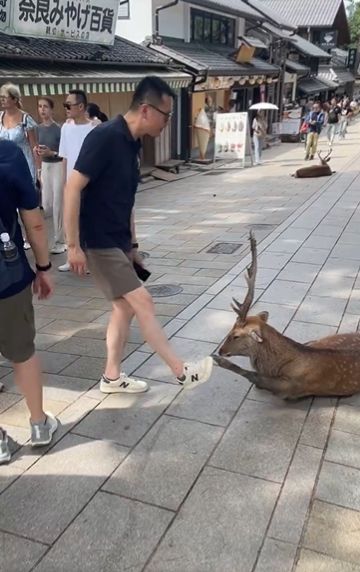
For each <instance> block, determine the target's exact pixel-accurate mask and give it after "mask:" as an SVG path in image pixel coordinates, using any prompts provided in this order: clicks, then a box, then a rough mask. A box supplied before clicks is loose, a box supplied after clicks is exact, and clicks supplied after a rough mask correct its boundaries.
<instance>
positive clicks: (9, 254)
mask: <svg viewBox="0 0 360 572" xmlns="http://www.w3.org/2000/svg"><path fill="white" fill-rule="evenodd" d="M0 250H1V251H2V255H3V257H4V258H5V260H6V261H7V262H12V261H15V260H16V259H17V257H18V248H17V246H16V244H15V242H14V241H12V240H11V238H10V235H9V234H8V233H7V232H2V233H1V234H0Z"/></svg>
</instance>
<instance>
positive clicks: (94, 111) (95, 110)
mask: <svg viewBox="0 0 360 572" xmlns="http://www.w3.org/2000/svg"><path fill="white" fill-rule="evenodd" d="M86 111H87V112H88V114H89V117H90V119H92V118H93V117H97V118H98V119H100V121H101V122H102V123H104V121H108V120H109V118H108V116H107V115H106V113H103V111H101V109H100V107H99V106H98V104H97V103H88V105H87V108H86Z"/></svg>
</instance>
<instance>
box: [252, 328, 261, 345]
mask: <svg viewBox="0 0 360 572" xmlns="http://www.w3.org/2000/svg"><path fill="white" fill-rule="evenodd" d="M250 337H251V338H252V339H253V340H254V341H255V342H258V343H259V344H261V343H262V341H263V339H262V337H261V336H260V334H259V332H256V331H255V330H251V332H250Z"/></svg>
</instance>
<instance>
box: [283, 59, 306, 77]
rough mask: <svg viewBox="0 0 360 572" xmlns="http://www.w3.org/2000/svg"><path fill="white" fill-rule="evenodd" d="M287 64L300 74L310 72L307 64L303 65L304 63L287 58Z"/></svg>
mask: <svg viewBox="0 0 360 572" xmlns="http://www.w3.org/2000/svg"><path fill="white" fill-rule="evenodd" d="M285 65H286V67H287V68H289V70H291V71H292V72H295V73H298V74H299V75H300V74H303V75H304V74H307V73H309V72H310V68H308V67H307V66H303V65H302V64H299V62H294V60H286V62H285Z"/></svg>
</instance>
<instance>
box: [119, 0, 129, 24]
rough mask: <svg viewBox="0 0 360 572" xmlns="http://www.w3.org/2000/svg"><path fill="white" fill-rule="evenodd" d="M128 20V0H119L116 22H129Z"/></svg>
mask: <svg viewBox="0 0 360 572" xmlns="http://www.w3.org/2000/svg"><path fill="white" fill-rule="evenodd" d="M129 18H130V0H120V2H119V11H118V20H129Z"/></svg>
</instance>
